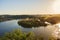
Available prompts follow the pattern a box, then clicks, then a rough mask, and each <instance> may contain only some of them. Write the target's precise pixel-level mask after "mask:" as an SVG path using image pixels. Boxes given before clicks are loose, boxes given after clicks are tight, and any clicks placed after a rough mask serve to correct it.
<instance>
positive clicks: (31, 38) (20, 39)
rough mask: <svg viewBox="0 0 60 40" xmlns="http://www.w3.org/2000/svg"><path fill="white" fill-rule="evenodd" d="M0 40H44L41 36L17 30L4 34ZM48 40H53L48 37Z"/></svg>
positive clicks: (53, 39)
mask: <svg viewBox="0 0 60 40" xmlns="http://www.w3.org/2000/svg"><path fill="white" fill-rule="evenodd" d="M0 40H44V38H43V37H42V36H39V37H37V36H35V34H34V33H33V32H29V33H24V32H22V31H21V30H19V29H18V30H14V31H12V32H10V33H6V34H5V35H4V36H2V37H1V38H0ZM49 40H55V38H53V37H50V38H49Z"/></svg>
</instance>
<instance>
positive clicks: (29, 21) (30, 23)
mask: <svg viewBox="0 0 60 40" xmlns="http://www.w3.org/2000/svg"><path fill="white" fill-rule="evenodd" d="M18 24H19V25H21V26H22V27H24V28H32V27H39V26H47V24H45V22H44V21H41V20H40V19H39V18H26V19H22V20H20V21H18Z"/></svg>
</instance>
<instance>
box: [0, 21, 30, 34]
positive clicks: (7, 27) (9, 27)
mask: <svg viewBox="0 0 60 40" xmlns="http://www.w3.org/2000/svg"><path fill="white" fill-rule="evenodd" d="M18 28H19V29H21V30H22V31H26V32H27V31H31V28H23V27H22V26H20V25H18V20H11V21H5V22H0V35H3V34H5V33H6V32H11V31H13V30H15V29H18Z"/></svg>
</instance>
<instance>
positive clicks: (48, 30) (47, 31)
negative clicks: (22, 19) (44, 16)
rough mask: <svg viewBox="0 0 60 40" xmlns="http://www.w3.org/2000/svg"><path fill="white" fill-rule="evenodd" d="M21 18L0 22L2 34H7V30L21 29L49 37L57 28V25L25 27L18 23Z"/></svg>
mask: <svg viewBox="0 0 60 40" xmlns="http://www.w3.org/2000/svg"><path fill="white" fill-rule="evenodd" d="M18 21H19V20H10V21H4V22H0V36H1V35H3V34H5V33H6V32H11V31H13V30H15V29H18V28H19V29H21V30H22V31H23V32H29V31H33V32H35V33H36V34H37V35H40V34H41V35H43V36H44V37H45V38H47V37H48V36H49V35H51V34H52V33H53V32H54V30H55V29H56V27H55V25H48V26H46V27H42V26H40V27H35V28H34V27H32V28H24V27H22V26H20V25H18Z"/></svg>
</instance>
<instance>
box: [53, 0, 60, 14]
mask: <svg viewBox="0 0 60 40" xmlns="http://www.w3.org/2000/svg"><path fill="white" fill-rule="evenodd" d="M52 6H53V7H52V9H53V12H55V13H60V0H55V1H54V3H53V5H52Z"/></svg>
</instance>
